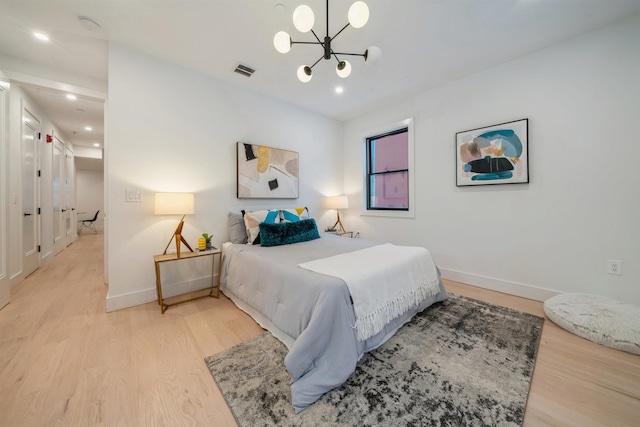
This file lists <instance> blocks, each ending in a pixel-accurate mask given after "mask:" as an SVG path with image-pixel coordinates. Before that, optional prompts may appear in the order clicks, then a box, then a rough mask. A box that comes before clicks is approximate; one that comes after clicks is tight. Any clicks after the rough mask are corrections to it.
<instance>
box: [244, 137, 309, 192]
mask: <svg viewBox="0 0 640 427" xmlns="http://www.w3.org/2000/svg"><path fill="white" fill-rule="evenodd" d="M298 160H299V159H298V153H297V152H295V151H289V150H281V149H278V148H271V147H266V146H264V145H256V144H247V143H244V142H238V144H237V164H238V169H237V171H238V179H237V197H238V199H297V198H298V167H299V163H298Z"/></svg>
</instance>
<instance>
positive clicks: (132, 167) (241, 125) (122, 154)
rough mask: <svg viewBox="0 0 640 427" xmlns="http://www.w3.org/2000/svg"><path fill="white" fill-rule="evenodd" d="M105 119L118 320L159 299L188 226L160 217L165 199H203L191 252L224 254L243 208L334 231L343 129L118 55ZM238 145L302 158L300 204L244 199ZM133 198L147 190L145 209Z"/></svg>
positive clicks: (199, 77)
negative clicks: (161, 263)
mask: <svg viewBox="0 0 640 427" xmlns="http://www.w3.org/2000/svg"><path fill="white" fill-rule="evenodd" d="M238 78H244V77H241V76H239V77H238ZM252 78H256V77H252ZM257 78H259V77H257ZM105 116H106V121H105V138H106V142H105V176H106V177H107V178H106V183H105V184H106V186H105V187H106V189H105V191H106V199H107V201H106V211H107V212H108V215H107V218H106V221H107V226H106V239H107V242H108V248H107V254H106V256H107V259H108V262H107V264H108V267H107V268H108V271H107V274H108V281H109V294H108V296H107V310H109V311H111V310H115V309H119V308H123V307H128V306H132V305H135V304H140V303H144V302H149V301H153V300H154V299H156V291H155V275H154V267H153V255H154V254H158V253H162V251H163V249H164V247H165V245H166V244H167V241H168V239H169V237H170V236H171V235H172V233H173V231H174V229H175V227H176V225H177V222H178V220H179V217H175V218H172V217H169V218H164V217H159V216H155V215H154V214H153V199H154V193H156V192H166V191H186V192H194V193H195V194H196V200H195V201H196V213H195V215H189V216H187V218H186V219H185V228H184V230H183V233H184V235H185V237H186V239H187V241H188V242H190V243H191V244H192V245H195V244H196V243H197V237H199V235H200V234H201V233H203V232H208V233H213V235H214V239H213V240H214V244H215V245H217V246H219V245H220V244H221V243H222V242H223V241H225V240H226V239H227V238H228V231H227V214H228V212H229V211H236V212H239V211H240V209H243V208H254V207H295V206H308V207H309V208H310V210H311V212H312V214H313V215H314V216H315V217H316V218H318V219H320V220H321V221H323V220H324V222H327V223H328V222H329V221H330V219H329V218H328V215H330V213H328V212H325V211H324V209H322V205H321V201H322V196H324V195H335V194H338V193H339V192H340V191H341V190H342V183H343V172H342V171H343V165H342V162H341V161H340V160H337V161H336V159H340V157H341V154H342V134H343V127H342V124H341V123H340V122H337V121H334V120H331V119H328V118H326V117H323V116H319V115H316V114H313V113H308V112H305V111H302V110H300V109H299V108H296V107H293V106H290V105H288V104H284V103H281V102H278V101H275V100H272V99H270V98H266V97H263V96H260V95H257V94H255V93H252V92H249V91H246V90H244V89H240V88H237V87H235V86H232V85H229V84H226V83H222V82H219V81H217V80H214V79H212V78H210V77H208V76H205V75H203V74H199V73H196V72H193V71H190V70H187V69H184V68H181V67H178V66H174V65H171V64H169V63H167V62H163V61H159V60H156V59H153V58H151V57H148V56H144V55H141V54H138V53H136V52H133V51H131V50H128V49H126V48H123V47H120V46H116V45H112V46H110V49H109V102H108V103H107V105H106V114H105ZM237 141H241V142H249V143H255V144H261V145H267V146H271V147H276V148H283V149H289V150H294V151H298V152H299V153H300V197H299V199H297V200H273V201H269V200H238V199H236V166H235V164H236V152H235V147H236V142H237ZM127 189H139V190H141V192H142V203H126V202H125V192H126V190H127ZM324 216H326V218H324ZM176 268H178V269H180V267H176ZM185 270H186V269H185ZM188 272H189V271H182V273H188ZM163 274H164V273H163ZM167 274H170V272H168V273H167ZM194 274H196V275H197V273H194ZM172 280H173V281H180V280H184V281H189V280H193V281H197V280H198V277H192V278H189V277H184V275H183V276H180V275H176V276H175V277H171V276H167V282H171V281H172ZM178 284H179V283H178Z"/></svg>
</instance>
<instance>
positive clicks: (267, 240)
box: [260, 218, 320, 246]
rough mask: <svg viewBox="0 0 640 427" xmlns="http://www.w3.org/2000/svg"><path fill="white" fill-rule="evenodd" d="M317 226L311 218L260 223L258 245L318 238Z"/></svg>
mask: <svg viewBox="0 0 640 427" xmlns="http://www.w3.org/2000/svg"><path fill="white" fill-rule="evenodd" d="M319 238H320V233H318V227H317V226H316V221H315V220H314V219H313V218H309V219H302V220H300V221H297V222H281V223H277V224H267V223H266V222H263V223H261V224H260V246H280V245H290V244H292V243H300V242H306V241H309V240H314V239H319Z"/></svg>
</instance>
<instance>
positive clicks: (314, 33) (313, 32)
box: [311, 28, 324, 46]
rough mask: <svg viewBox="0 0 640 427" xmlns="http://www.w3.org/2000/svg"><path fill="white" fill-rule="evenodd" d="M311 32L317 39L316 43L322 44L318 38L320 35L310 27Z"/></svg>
mask: <svg viewBox="0 0 640 427" xmlns="http://www.w3.org/2000/svg"><path fill="white" fill-rule="evenodd" d="M311 33H312V34H313V37H315V38H316V40H318V44H321V45H323V46H324V43H323V42H322V41H321V40H320V37H318V35H317V34H316V32H315V31H313V28H312V29H311Z"/></svg>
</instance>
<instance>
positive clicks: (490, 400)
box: [205, 295, 543, 427]
mask: <svg viewBox="0 0 640 427" xmlns="http://www.w3.org/2000/svg"><path fill="white" fill-rule="evenodd" d="M542 324H543V319H542V318H540V317H537V316H533V315H530V314H526V313H521V312H518V311H514V310H510V309H507V308H503V307H498V306H495V305H491V304H487V303H484V302H481V301H477V300H473V299H469V298H465V297H461V296H455V295H451V296H450V298H449V299H448V300H447V301H443V302H441V303H436V304H434V305H433V306H431V307H429V308H427V309H426V310H424V311H423V312H422V313H420V314H418V315H416V316H415V317H414V318H413V320H411V322H409V323H407V324H406V325H405V326H403V327H402V328H401V329H400V330H399V331H398V332H397V333H396V335H395V336H394V337H392V338H391V339H390V340H389V341H387V342H386V343H385V344H383V345H382V346H381V347H380V348H378V349H377V350H375V351H373V352H370V353H367V354H365V355H364V357H363V358H362V359H361V360H360V362H358V366H357V367H356V371H355V372H354V373H353V374H352V375H351V377H350V378H349V379H348V380H347V382H346V383H345V384H343V385H342V386H340V387H339V388H337V389H334V390H332V391H330V392H329V393H327V394H325V395H324V396H322V398H320V399H319V400H318V401H317V402H316V403H314V404H313V405H311V406H309V407H308V408H307V409H305V410H304V411H302V412H301V413H299V414H297V415H296V414H295V413H294V411H293V408H292V407H291V399H290V391H289V374H288V373H287V372H286V370H285V368H284V362H283V361H284V357H285V355H286V353H287V349H286V347H285V346H284V345H283V344H281V343H280V342H279V341H278V340H276V339H275V338H273V337H272V336H271V334H269V333H265V334H262V335H260V336H258V337H256V338H254V339H252V340H249V341H246V342H244V343H242V344H239V345H237V346H235V347H232V348H230V349H228V350H225V351H223V352H222V353H218V354H215V355H213V356H209V357H207V358H206V359H205V362H206V364H207V366H208V367H209V370H210V371H211V375H212V376H213V378H214V379H215V381H216V383H217V385H218V387H219V388H220V391H221V392H222V394H223V395H224V397H225V399H226V401H227V403H228V404H229V406H230V408H231V410H232V411H233V414H234V416H235V417H236V421H237V422H238V424H239V425H240V426H242V427H249V426H251V427H254V426H402V425H404V426H465V425H473V426H518V425H521V424H522V421H523V419H524V411H525V407H526V403H527V396H528V394H529V387H530V383H531V376H532V375H533V368H534V364H535V358H536V354H537V350H538V344H539V340H540V335H541V333H542Z"/></svg>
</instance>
